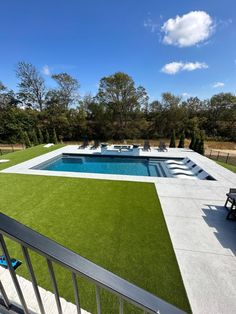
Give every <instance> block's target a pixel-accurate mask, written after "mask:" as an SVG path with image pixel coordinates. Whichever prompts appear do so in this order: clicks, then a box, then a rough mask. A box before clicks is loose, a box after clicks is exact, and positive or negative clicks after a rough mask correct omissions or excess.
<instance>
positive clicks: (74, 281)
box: [71, 272, 81, 314]
mask: <svg viewBox="0 0 236 314" xmlns="http://www.w3.org/2000/svg"><path fill="white" fill-rule="evenodd" d="M71 276H72V282H73V288H74V294H75V304H76V307H77V313H78V314H81V309H80V300H79V292H78V284H77V281H76V275H75V274H74V273H73V272H72V273H71Z"/></svg>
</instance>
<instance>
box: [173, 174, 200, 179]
mask: <svg viewBox="0 0 236 314" xmlns="http://www.w3.org/2000/svg"><path fill="white" fill-rule="evenodd" d="M174 178H178V179H190V180H197V177H196V176H188V175H186V174H177V175H175V176H174Z"/></svg>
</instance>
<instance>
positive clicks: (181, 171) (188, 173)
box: [170, 166, 201, 176]
mask: <svg viewBox="0 0 236 314" xmlns="http://www.w3.org/2000/svg"><path fill="white" fill-rule="evenodd" d="M200 170H201V168H200V167H199V166H196V167H194V168H192V169H191V170H190V169H188V170H184V169H172V170H171V171H170V172H171V173H172V174H173V175H177V174H184V175H186V176H194V175H196V174H197V173H198V172H199V171H200Z"/></svg>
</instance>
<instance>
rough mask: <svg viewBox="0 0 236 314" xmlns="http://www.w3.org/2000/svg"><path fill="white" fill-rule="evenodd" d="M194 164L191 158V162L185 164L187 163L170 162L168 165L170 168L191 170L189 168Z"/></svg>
mask: <svg viewBox="0 0 236 314" xmlns="http://www.w3.org/2000/svg"><path fill="white" fill-rule="evenodd" d="M194 165H195V163H194V162H193V161H191V160H190V162H188V163H187V164H185V165H179V164H169V165H167V167H168V168H169V169H184V170H185V169H186V170H189V169H191V168H192V167H193V166H194Z"/></svg>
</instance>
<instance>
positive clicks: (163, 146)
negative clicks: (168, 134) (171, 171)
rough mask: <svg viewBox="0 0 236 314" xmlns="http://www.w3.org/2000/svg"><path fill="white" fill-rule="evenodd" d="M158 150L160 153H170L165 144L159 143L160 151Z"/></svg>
mask: <svg viewBox="0 0 236 314" xmlns="http://www.w3.org/2000/svg"><path fill="white" fill-rule="evenodd" d="M158 150H159V151H160V152H167V151H168V149H167V147H166V144H165V142H163V141H160V143H159V149H158Z"/></svg>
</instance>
